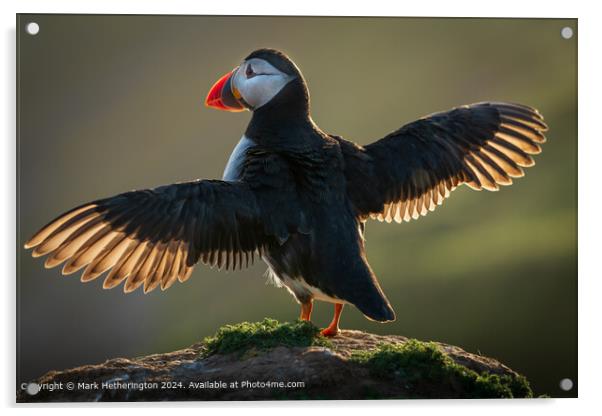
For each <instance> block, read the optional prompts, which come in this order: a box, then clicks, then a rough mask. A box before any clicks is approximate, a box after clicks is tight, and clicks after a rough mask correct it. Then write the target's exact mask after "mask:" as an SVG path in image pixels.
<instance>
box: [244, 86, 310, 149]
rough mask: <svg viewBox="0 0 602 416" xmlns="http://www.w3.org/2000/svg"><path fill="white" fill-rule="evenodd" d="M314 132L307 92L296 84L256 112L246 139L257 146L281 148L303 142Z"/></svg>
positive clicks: (284, 89) (303, 87)
mask: <svg viewBox="0 0 602 416" xmlns="http://www.w3.org/2000/svg"><path fill="white" fill-rule="evenodd" d="M314 129H315V125H314V123H313V121H312V119H311V116H310V109H309V95H308V94H307V90H306V88H305V86H304V85H303V84H301V83H300V82H298V81H297V80H294V81H292V82H291V83H290V84H288V85H287V86H285V87H284V88H283V89H282V91H281V92H280V93H278V95H276V96H275V97H274V98H273V99H272V100H271V101H270V102H269V103H267V104H265V105H263V106H262V107H260V108H258V109H257V110H255V111H254V112H253V116H252V117H251V121H250V122H249V125H248V127H247V130H246V132H245V135H246V136H247V137H248V138H250V139H252V140H253V141H255V142H256V143H257V144H263V145H270V144H280V145H282V144H285V143H286V142H287V141H288V140H291V142H293V141H297V142H298V141H300V140H301V141H302V140H303V138H304V137H306V136H307V135H308V133H311V132H312V131H314Z"/></svg>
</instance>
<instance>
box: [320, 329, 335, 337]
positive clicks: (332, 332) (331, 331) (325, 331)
mask: <svg viewBox="0 0 602 416" xmlns="http://www.w3.org/2000/svg"><path fill="white" fill-rule="evenodd" d="M338 333H339V328H331V327H327V328H324V329H323V330H321V331H320V334H321V335H323V336H325V337H334V336H336V335H337V334H338Z"/></svg>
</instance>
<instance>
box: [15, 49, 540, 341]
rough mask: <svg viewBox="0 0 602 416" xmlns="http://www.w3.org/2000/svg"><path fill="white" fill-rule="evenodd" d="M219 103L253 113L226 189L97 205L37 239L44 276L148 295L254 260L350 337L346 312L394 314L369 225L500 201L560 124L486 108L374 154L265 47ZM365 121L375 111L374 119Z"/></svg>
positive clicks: (516, 107) (415, 126) (130, 196)
mask: <svg viewBox="0 0 602 416" xmlns="http://www.w3.org/2000/svg"><path fill="white" fill-rule="evenodd" d="M205 104H206V106H208V107H210V108H213V109H217V110H223V111H230V112H243V111H250V112H251V114H252V115H251V118H250V122H249V124H248V126H247V128H246V130H245V131H244V134H243V135H242V138H241V139H240V141H239V142H238V144H237V145H236V146H235V147H234V150H233V151H232V154H231V155H230V158H229V160H228V162H227V165H226V166H225V170H224V173H223V177H222V178H221V179H219V180H218V179H197V180H192V181H188V182H180V183H174V184H170V185H166V186H160V187H157V188H153V189H143V190H133V191H129V192H125V193H121V194H119V195H116V196H112V197H108V198H103V199H98V200H96V201H92V202H88V203H84V204H82V205H79V206H77V207H76V208H73V209H72V210H70V211H68V212H66V213H64V214H62V215H60V216H58V217H57V218H56V219H54V220H52V221H50V222H49V223H48V224H47V225H45V226H44V227H42V228H41V229H40V230H39V231H38V232H37V233H36V234H35V235H34V236H33V237H31V239H29V241H27V242H26V243H25V248H26V249H33V251H32V255H33V257H40V256H47V258H46V260H45V263H44V266H45V267H46V268H52V267H56V266H59V265H61V264H63V267H62V273H63V274H65V275H69V274H72V273H75V272H77V271H80V270H82V269H83V273H82V275H81V281H82V282H89V281H92V280H94V279H97V278H98V277H99V276H101V275H103V274H104V273H105V272H108V273H107V275H106V277H105V278H104V283H103V288H106V289H110V288H114V287H116V286H118V285H120V284H122V283H124V284H123V290H124V291H125V292H126V293H129V292H132V291H134V290H136V289H138V288H139V287H142V288H143V291H144V293H148V292H150V291H152V290H154V289H156V288H158V287H160V288H161V289H162V290H165V289H168V288H169V287H171V286H172V285H173V284H174V283H175V282H177V281H179V282H182V283H183V282H186V280H187V279H188V278H189V277H190V276H191V274H192V271H193V268H194V266H195V265H196V264H197V263H199V262H200V263H202V264H204V265H207V266H210V267H217V268H218V269H220V270H222V269H223V270H234V269H241V268H243V267H248V266H249V265H250V264H252V263H253V261H254V259H255V257H256V256H257V257H260V258H261V260H263V261H264V262H265V263H266V264H267V266H268V274H269V279H270V280H271V281H272V282H273V283H274V284H275V285H276V286H278V287H284V288H286V289H287V290H288V291H289V292H290V293H291V294H292V296H293V297H294V298H295V300H296V301H297V302H298V303H299V304H300V306H301V314H300V319H301V320H310V319H311V313H312V308H313V302H314V300H317V301H323V302H329V303H332V304H334V316H333V319H332V322H331V323H330V325H328V326H327V327H326V328H324V329H322V330H321V333H322V334H323V335H325V336H335V335H337V333H338V332H339V320H340V318H341V312H342V310H343V307H344V305H346V304H349V305H353V306H355V307H356V308H357V309H359V311H360V312H361V313H362V314H363V315H364V316H365V317H366V318H368V319H370V320H373V321H377V322H390V321H393V320H395V312H394V311H393V308H392V306H391V304H390V302H389V300H388V299H387V297H386V296H385V294H384V292H383V289H382V288H381V285H380V284H379V282H378V280H377V278H376V276H375V274H374V271H373V270H372V268H371V267H370V265H369V264H368V260H367V258H366V251H365V241H364V231H365V227H366V223H367V222H368V221H369V220H370V219H376V220H378V221H385V222H387V223H390V222H396V223H403V222H408V221H412V220H417V219H418V218H420V217H421V216H424V215H427V214H428V213H429V212H431V211H434V210H435V209H436V208H437V207H438V206H439V205H441V204H442V203H443V202H444V201H445V200H446V199H447V198H448V197H449V196H450V194H451V193H452V191H453V190H454V189H456V188H458V187H459V186H461V185H466V186H468V187H469V188H471V189H474V190H477V191H480V190H487V191H497V190H498V189H500V187H502V186H507V185H510V184H512V182H513V179H515V178H519V177H522V176H523V175H524V169H525V168H528V167H530V166H533V165H534V160H533V157H532V156H533V155H535V154H538V153H540V152H541V144H542V143H544V142H545V141H546V138H545V136H544V132H545V131H546V130H547V126H546V124H545V123H544V119H543V117H542V115H541V114H540V113H539V112H538V110H536V109H535V108H532V107H529V106H526V105H522V104H515V103H508V102H480V103H476V104H471V105H463V106H459V107H457V108H453V109H451V110H449V111H444V112H438V113H434V114H431V115H428V116H425V117H423V118H421V119H419V120H416V121H413V122H411V123H409V124H406V125H404V126H402V127H401V128H399V129H397V130H395V131H393V132H391V133H389V134H387V135H386V136H385V137H383V138H381V139H379V140H376V141H374V142H372V143H371V144H368V145H365V146H361V145H359V144H356V143H354V142H352V141H349V140H346V139H344V138H342V137H340V136H337V135H333V134H329V133H326V132H324V131H323V130H321V129H320V128H319V127H318V126H317V125H316V123H314V121H313V120H312V117H311V113H310V96H309V91H308V87H307V83H306V80H305V79H304V77H303V75H302V74H301V71H300V70H299V68H298V67H297V65H296V64H295V63H294V62H293V61H292V60H291V59H290V58H289V57H288V56H287V55H286V54H285V53H283V52H281V51H278V50H275V49H267V48H265V49H259V50H256V51H254V52H252V53H251V54H250V55H248V56H247V57H246V58H245V59H244V60H243V61H242V63H240V65H238V66H237V67H236V68H234V69H233V70H231V71H229V72H227V73H226V74H225V75H224V76H222V77H221V78H219V79H218V81H217V82H215V84H214V85H213V86H212V87H211V89H210V90H209V93H208V95H207V97H206V99H205ZM366 111H369V109H367V110H366Z"/></svg>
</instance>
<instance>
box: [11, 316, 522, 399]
mask: <svg viewBox="0 0 602 416" xmlns="http://www.w3.org/2000/svg"><path fill="white" fill-rule="evenodd" d="M74 380H77V382H78V383H84V384H88V385H94V383H96V385H99V386H102V385H103V383H109V384H110V383H115V382H120V383H126V382H127V383H132V385H134V386H135V385H137V384H141V383H143V384H145V385H151V387H149V388H146V387H145V388H143V389H139V388H136V387H132V388H128V389H121V388H119V389H115V388H100V389H85V388H83V389H79V388H78V389H75V390H65V389H61V390H42V391H40V392H39V393H38V394H36V395H33V396H30V395H28V394H27V393H26V391H25V390H21V389H19V390H18V393H17V400H18V401H20V402H33V401H58V402H65V401H142V400H149V401H165V400H285V399H288V400H304V399H311V400H318V399H324V400H329V399H339V400H341V399H343V400H350V399H355V400H357V399H398V398H403V399H408V398H412V399H413V398H498V397H500V398H502V397H508V398H509V397H531V396H532V393H531V389H530V388H529V384H528V382H527V381H526V379H525V378H524V377H522V376H520V375H519V374H517V373H516V372H515V371H513V370H512V369H510V368H508V367H506V366H505V365H503V364H502V363H500V362H498V361H497V360H495V359H492V358H488V357H484V356H481V355H475V354H471V353H468V352H466V351H464V350H463V349H461V348H459V347H456V346H453V345H446V344H441V343H432V342H421V341H417V340H413V339H408V338H406V337H403V336H398V335H388V336H387V335H375V334H370V333H366V332H362V331H350V330H342V331H341V332H340V333H339V334H338V335H337V336H336V337H333V338H328V339H327V338H324V337H323V336H321V335H320V331H319V329H318V328H317V327H315V326H314V325H312V324H311V323H309V322H303V321H295V322H283V323H280V322H278V321H276V320H273V319H264V320H263V321H261V322H242V323H239V324H235V325H226V326H224V327H222V328H220V329H219V330H218V331H217V332H216V334H215V335H213V336H210V337H207V338H206V339H205V340H204V341H203V342H199V343H197V344H194V345H192V346H190V347H189V348H186V349H183V350H179V351H173V352H168V353H162V354H154V355H149V356H146V357H137V358H131V359H127V358H115V359H111V360H108V361H106V362H104V363H101V364H96V365H85V366H82V367H77V368H73V369H70V370H64V371H51V372H49V373H47V374H46V375H44V376H42V377H40V378H38V379H36V380H34V381H35V382H36V383H38V384H51V383H59V384H60V383H63V384H65V383H68V382H72V381H74ZM291 383H292V384H291Z"/></svg>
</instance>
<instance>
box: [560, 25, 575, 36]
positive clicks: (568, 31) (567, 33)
mask: <svg viewBox="0 0 602 416" xmlns="http://www.w3.org/2000/svg"><path fill="white" fill-rule="evenodd" d="M560 36H562V37H563V38H564V39H570V38H572V37H573V29H572V28H570V27H568V26H566V27H563V28H562V30H561V31H560Z"/></svg>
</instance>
